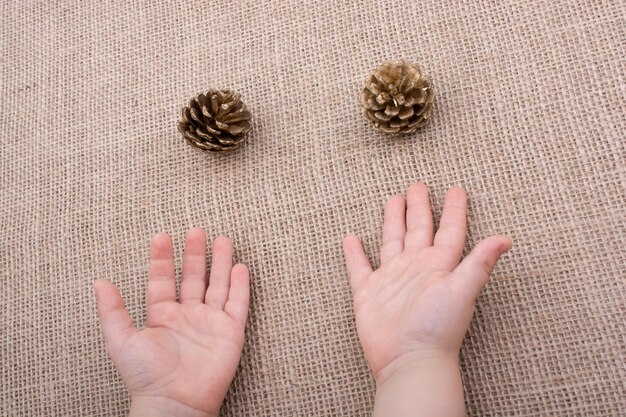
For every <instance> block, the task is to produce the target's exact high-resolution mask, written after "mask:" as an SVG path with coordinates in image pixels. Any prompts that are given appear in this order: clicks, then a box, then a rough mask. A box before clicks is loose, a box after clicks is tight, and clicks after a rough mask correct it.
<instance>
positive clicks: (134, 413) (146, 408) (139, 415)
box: [128, 396, 217, 417]
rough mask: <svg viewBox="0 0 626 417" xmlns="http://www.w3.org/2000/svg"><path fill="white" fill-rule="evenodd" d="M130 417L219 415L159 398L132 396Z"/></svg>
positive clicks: (204, 416)
mask: <svg viewBox="0 0 626 417" xmlns="http://www.w3.org/2000/svg"><path fill="white" fill-rule="evenodd" d="M128 417H217V413H209V412H206V411H202V410H197V409H195V408H192V407H190V406H188V405H185V404H182V403H180V402H178V401H175V400H171V399H169V398H164V397H159V396H132V398H131V404H130V411H129V413H128Z"/></svg>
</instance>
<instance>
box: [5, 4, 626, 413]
mask: <svg viewBox="0 0 626 417" xmlns="http://www.w3.org/2000/svg"><path fill="white" fill-rule="evenodd" d="M51 3H55V4H51ZM505 3H507V4H505ZM625 18H626V12H625V7H624V3H623V2H621V1H604V2H600V1H597V0H589V1H573V0H570V1H560V2H558V1H551V0H541V1H526V2H499V1H469V2H441V1H422V2H419V3H416V2H413V1H409V0H406V1H394V2H381V1H359V2H329V1H315V2H299V1H271V2H270V1H263V2H259V1H246V2H228V1H215V2H199V1H198V2H184V3H183V2H181V3H177V2H166V1H149V2H148V1H146V2H123V1H102V0H100V1H88V2H84V1H65V2H40V1H12V2H9V1H5V2H3V10H2V20H1V22H0V33H1V35H2V42H1V48H2V50H1V55H0V56H1V68H2V69H1V71H0V76H1V77H2V78H1V80H0V81H1V85H0V88H1V91H2V101H1V103H0V106H1V111H0V129H1V130H0V132H1V139H2V143H1V148H0V201H1V202H0V242H1V243H0V248H1V256H2V258H1V265H2V267H1V269H0V277H1V279H2V280H1V284H2V291H1V298H0V303H1V314H2V315H1V318H0V322H1V326H2V327H1V328H0V329H1V332H2V340H1V342H0V343H1V344H0V346H1V350H0V354H1V356H2V366H1V368H0V374H1V378H2V379H1V381H0V382H1V388H0V390H1V401H2V403H1V406H0V408H1V409H2V413H1V414H2V415H3V416H66V415H67V416H87V415H89V416H109V415H111V416H112V415H118V416H119V415H123V414H124V413H125V411H126V410H127V407H128V401H129V399H128V396H127V393H126V391H125V389H124V387H123V385H122V383H121V382H120V380H119V377H118V375H117V373H116V371H115V369H114V368H113V365H112V364H111V362H110V361H109V359H108V358H107V356H106V353H105V350H104V344H103V340H102V338H101V335H100V329H99V326H98V321H97V318H96V312H95V304H94V297H93V294H92V290H91V283H92V281H93V280H94V279H96V278H102V277H104V278H110V279H112V280H113V281H114V282H115V283H117V284H118V285H119V286H120V288H121V290H122V292H123V294H124V295H125V297H126V301H127V305H128V308H129V309H130V311H131V314H132V316H133V318H134V320H135V321H136V323H138V324H141V323H142V322H143V321H144V318H145V302H144V289H145V284H146V258H147V254H148V251H147V245H148V242H149V239H150V237H151V235H152V234H153V233H155V232H157V231H166V232H169V233H170V234H172V236H173V237H174V241H175V246H176V250H177V252H178V253H177V258H178V259H179V260H180V256H179V255H180V250H181V244H182V241H183V238H184V233H185V231H186V229H187V228H189V227H190V226H203V227H205V228H206V229H207V231H208V234H209V236H212V237H215V236H217V235H218V234H226V235H228V236H230V237H232V238H233V239H234V241H235V242H236V256H237V258H238V259H239V260H241V261H243V262H246V263H248V264H249V265H250V267H251V270H252V276H253V289H252V291H253V295H252V307H251V315H250V322H249V325H248V328H247V336H246V337H247V342H246V346H245V350H244V354H243V359H242V362H241V367H240V370H239V372H238V375H237V377H236V379H235V381H234V383H233V385H232V389H231V392H230V394H229V396H228V398H227V399H226V402H225V405H224V408H223V414H224V416H269V415H277V416H278V415H280V416H351V417H352V416H359V415H368V414H369V412H370V410H371V406H372V399H373V392H374V385H373V381H372V379H371V377H370V376H369V372H368V369H367V367H366V364H365V362H364V360H363V357H362V354H361V350H360V347H359V345H358V342H357V337H356V333H355V328H354V323H353V315H352V310H351V304H350V302H351V297H350V293H349V287H348V282H347V278H346V272H345V269H344V264H343V259H342V254H341V250H340V247H341V238H342V236H343V235H344V234H345V233H346V232H348V231H351V232H355V233H358V234H359V235H360V236H362V237H363V239H364V241H365V243H366V246H367V248H368V250H369V252H370V254H371V255H372V257H373V258H374V257H375V253H376V252H377V250H378V246H379V244H380V230H381V229H380V227H381V220H382V219H381V214H382V204H383V202H384V201H385V199H386V198H387V197H389V196H390V195H392V194H394V193H400V192H402V191H403V190H405V189H406V187H407V186H408V185H409V184H410V183H411V182H412V181H414V180H422V181H424V182H426V183H428V184H429V186H430V188H431V191H432V193H433V204H434V205H435V207H436V210H435V212H436V213H435V214H436V216H437V217H438V215H439V213H440V205H441V200H442V197H443V193H444V191H445V190H446V189H447V188H449V187H450V186H454V185H463V186H465V187H466V188H467V190H468V192H469V195H470V199H471V210H470V211H471V212H470V219H469V220H470V231H469V237H468V248H469V247H470V246H472V245H473V244H474V243H475V242H477V241H478V240H479V239H481V238H483V237H485V236H487V235H489V234H492V233H497V232H498V233H505V234H507V235H509V236H511V237H512V238H513V240H514V241H515V247H514V250H513V251H512V252H511V253H510V254H509V255H507V256H506V257H505V259H504V260H503V262H502V263H501V264H500V265H499V267H498V268H497V271H496V273H495V274H494V277H493V280H492V282H491V284H490V285H489V286H488V288H487V289H486V290H485V291H484V293H483V295H482V296H481V298H480V299H479V301H478V305H477V312H476V317H475V319H474V321H473V323H472V325H471V328H470V331H469V334H468V336H467V339H466V342H465V345H464V348H463V350H462V368H463V371H462V372H463V379H464V382H465V390H466V398H467V407H468V412H469V414H470V415H472V416H502V415H507V416H618V415H624V414H625V413H626V406H625V393H624V392H625V385H624V384H625V383H624V381H625V380H626V370H625V367H624V362H625V352H624V331H625V326H624V317H625V313H626V311H625V308H626V307H625V305H626V290H625V274H624V259H625V255H626V249H625V248H626V233H625V231H624V219H625V214H626V209H625V197H624V196H625V193H624V172H625V169H624V162H625V159H626V158H625V154H626V153H625V149H624V131H626V122H625V117H624V115H625V114H626V100H625V93H624V91H625V85H624V79H625V71H624V70H625V65H624V51H625V50H626V40H625V39H626V19H625ZM401 58H404V59H407V60H412V61H415V62H418V63H419V64H420V65H421V66H422V67H423V68H424V69H425V70H426V71H428V73H429V74H431V75H432V76H433V78H434V80H435V83H436V87H437V90H438V102H437V111H436V114H435V116H434V119H433V121H432V122H431V124H430V125H429V126H428V127H427V128H426V129H425V130H423V131H421V132H419V133H417V134H415V135H412V136H411V137H409V138H408V139H389V138H388V137H385V136H383V135H381V134H378V133H375V132H374V131H373V130H372V129H371V128H370V127H369V126H368V125H367V124H366V123H365V121H364V120H363V119H362V118H361V115H360V114H359V105H358V91H359V88H360V86H361V83H362V81H363V79H364V78H365V77H366V76H367V75H368V74H369V73H370V71H371V70H372V69H374V68H375V67H376V66H377V65H378V64H380V63H381V62H383V61H385V60H390V59H401ZM210 87H215V88H232V89H234V90H237V91H239V92H241V93H242V94H243V99H244V100H245V102H246V103H247V104H248V106H249V108H250V109H251V111H252V113H253V115H254V126H253V131H252V133H251V135H250V141H249V142H248V143H247V144H246V145H245V146H244V147H243V148H242V149H240V150H238V151H236V153H234V154H231V155H226V156H220V155H207V154H203V153H201V152H200V151H197V150H195V149H193V148H191V147H190V146H189V145H187V144H185V142H184V141H183V139H182V138H181V136H180V134H179V133H178V131H177V129H176V122H177V120H178V115H179V109H180V107H181V106H182V105H184V104H185V103H186V101H187V100H188V99H189V98H190V97H192V96H193V95H194V94H196V93H197V92H200V91H203V90H206V89H208V88H210Z"/></svg>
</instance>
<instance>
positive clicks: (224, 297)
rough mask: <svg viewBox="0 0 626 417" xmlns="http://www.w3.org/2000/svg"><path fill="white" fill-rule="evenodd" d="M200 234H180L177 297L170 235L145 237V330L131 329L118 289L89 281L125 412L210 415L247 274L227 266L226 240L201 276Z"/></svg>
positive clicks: (236, 338) (223, 379) (233, 352)
mask: <svg viewBox="0 0 626 417" xmlns="http://www.w3.org/2000/svg"><path fill="white" fill-rule="evenodd" d="M205 251H206V236H205V234H204V231H203V230H202V229H192V230H190V231H189V233H188V235H187V241H186V243H185V254H184V258H183V269H182V280H181V284H180V302H177V301H176V278H175V276H174V259H173V255H172V240H171V239H170V237H169V236H167V235H166V234H157V235H156V236H155V237H154V239H153V240H152V245H151V254H150V267H149V271H148V290H147V306H148V321H147V323H146V328H145V329H143V330H138V329H136V328H134V327H133V324H132V322H131V320H130V317H129V316H128V313H127V311H126V309H125V308H124V301H123V300H122V297H121V295H120V293H119V291H118V289H117V288H116V287H115V286H114V285H113V284H111V283H110V282H108V281H96V282H95V283H94V287H95V290H96V297H97V300H98V313H99V315H100V321H101V323H102V331H103V333H104V338H105V340H106V345H107V350H108V352H109V354H110V355H111V358H112V359H113V362H114V363H115V366H116V367H117V369H118V370H119V372H120V374H121V376H122V378H123V379H124V382H125V383H126V385H127V387H128V390H129V391H130V394H131V397H132V405H131V412H130V415H131V416H133V415H135V416H140V415H146V416H148V415H150V416H161V415H163V416H165V415H167V416H217V414H218V412H219V409H220V406H221V404H222V401H223V400H224V396H225V395H226V392H227V391H228V386H229V385H230V382H231V380H232V379H233V376H234V374H235V371H236V369H237V365H238V363H239V358H240V355H241V350H242V347H243V340H244V328H245V325H246V318H247V314H248V301H249V276H248V270H247V268H246V266H245V265H241V264H237V265H235V266H234V267H233V264H232V263H233V261H232V260H233V246H232V242H231V241H230V239H228V238H224V237H220V238H217V239H216V240H215V242H214V243H213V251H212V258H213V259H212V265H211V274H210V278H209V280H208V283H209V285H208V288H207V280H206V278H205V277H206V258H205V256H206V255H205Z"/></svg>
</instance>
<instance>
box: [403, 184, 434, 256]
mask: <svg viewBox="0 0 626 417" xmlns="http://www.w3.org/2000/svg"><path fill="white" fill-rule="evenodd" d="M406 205H407V209H406V236H405V238H404V249H405V250H411V251H418V250H420V249H423V248H426V247H428V246H432V244H433V213H432V211H431V209H430V199H429V198H428V188H427V187H426V185H424V184H422V183H421V182H416V183H414V184H412V185H411V186H410V187H409V189H408V191H407V196H406Z"/></svg>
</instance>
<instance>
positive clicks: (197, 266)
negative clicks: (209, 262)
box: [180, 227, 206, 303]
mask: <svg viewBox="0 0 626 417" xmlns="http://www.w3.org/2000/svg"><path fill="white" fill-rule="evenodd" d="M205 292H206V234H205V233H204V230H202V229H200V228H198V227H196V228H193V229H191V230H189V232H188V233H187V238H186V239H185V253H184V255H183V269H182V273H181V280H180V302H181V303H202V302H203V301H204V293H205Z"/></svg>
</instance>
